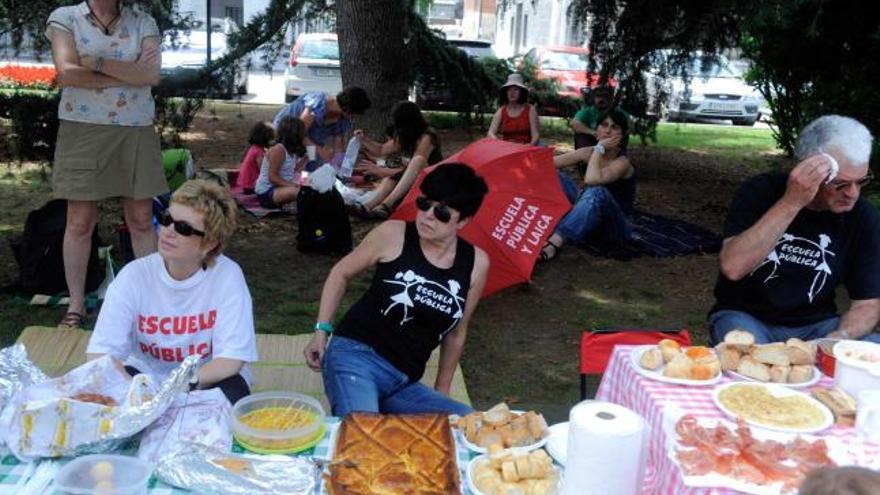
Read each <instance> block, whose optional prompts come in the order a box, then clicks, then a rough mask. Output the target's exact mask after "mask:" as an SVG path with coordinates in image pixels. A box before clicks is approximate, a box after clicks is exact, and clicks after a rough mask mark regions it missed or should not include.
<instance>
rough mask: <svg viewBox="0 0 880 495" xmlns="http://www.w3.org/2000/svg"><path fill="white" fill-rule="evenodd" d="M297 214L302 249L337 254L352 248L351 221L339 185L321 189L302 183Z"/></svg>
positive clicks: (297, 198) (300, 247)
mask: <svg viewBox="0 0 880 495" xmlns="http://www.w3.org/2000/svg"><path fill="white" fill-rule="evenodd" d="M296 216H297V223H298V224H299V232H298V233H297V234H296V248H297V249H298V250H299V251H301V252H304V253H319V254H334V255H342V254H346V253H348V252H349V251H351V248H352V240H351V223H350V222H349V220H348V213H347V212H346V211H345V203H344V202H343V201H342V195H341V194H339V191H337V190H336V188H331V189H330V190H329V191H327V192H325V193H319V192H317V191H315V190H314V189H312V188H311V187H302V188H301V189H300V190H299V195H297V197H296Z"/></svg>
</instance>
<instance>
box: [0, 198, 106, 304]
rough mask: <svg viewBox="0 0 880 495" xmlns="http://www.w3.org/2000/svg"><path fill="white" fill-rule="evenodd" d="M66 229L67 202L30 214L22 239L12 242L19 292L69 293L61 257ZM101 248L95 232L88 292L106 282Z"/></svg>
mask: <svg viewBox="0 0 880 495" xmlns="http://www.w3.org/2000/svg"><path fill="white" fill-rule="evenodd" d="M66 225H67V201H66V200H63V199H54V200H52V201H49V202H48V203H46V204H45V205H43V206H42V207H41V208H40V209H37V210H33V211H31V212H30V213H28V216H27V220H26V221H25V224H24V232H23V233H22V235H20V236H18V237H16V238H13V239H10V241H9V243H10V245H11V247H12V252H13V254H14V255H15V260H16V261H17V262H18V267H19V270H20V274H19V280H18V283H17V284H16V289H17V290H21V291H23V292H26V293H31V294H49V295H55V294H59V293H62V292H67V281H66V280H65V278H64V256H63V254H62V248H63V245H64V229H65V226H66ZM100 244H101V240H100V239H99V238H98V232H97V229H95V232H94V233H92V252H91V255H90V256H89V265H88V269H87V271H86V292H92V291H94V290H95V289H97V288H98V287H99V286H100V285H101V282H103V281H104V274H105V271H104V266H103V262H101V260H99V259H98V246H99V245H100Z"/></svg>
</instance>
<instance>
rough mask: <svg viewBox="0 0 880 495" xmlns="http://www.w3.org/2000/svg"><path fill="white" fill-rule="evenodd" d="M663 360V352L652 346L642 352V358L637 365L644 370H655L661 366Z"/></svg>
mask: <svg viewBox="0 0 880 495" xmlns="http://www.w3.org/2000/svg"><path fill="white" fill-rule="evenodd" d="M664 362H665V361H664V360H663V353H662V352H661V351H660V348H659V347H652V348H650V349H648V350H646V351H645V352H643V353H642V358H641V359H639V366H641V367H642V368H645V369H646V370H652V371H656V370H658V369H660V367H662V366H663V363H664Z"/></svg>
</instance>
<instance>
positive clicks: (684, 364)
mask: <svg viewBox="0 0 880 495" xmlns="http://www.w3.org/2000/svg"><path fill="white" fill-rule="evenodd" d="M692 367H693V361H691V360H690V359H689V358H688V357H687V356H685V355H684V354H682V353H678V354H676V356H675V357H674V358H672V361H669V363H667V364H666V368H664V369H663V376H668V377H669V378H685V379H690V377H691V368H692Z"/></svg>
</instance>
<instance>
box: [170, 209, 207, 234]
mask: <svg viewBox="0 0 880 495" xmlns="http://www.w3.org/2000/svg"><path fill="white" fill-rule="evenodd" d="M171 224H174V231H175V232H177V233H178V234H180V235H182V236H184V237H189V236H191V235H197V236H199V237H205V232H204V231H201V230H198V229H196V228H195V227H193V226H192V225H190V224H188V223H187V222H185V221H183V220H175V219H174V218H172V217H171V213H169V212H168V210H165V211H163V212H162V213H160V214H159V225H161V226H163V227H170V226H171Z"/></svg>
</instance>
